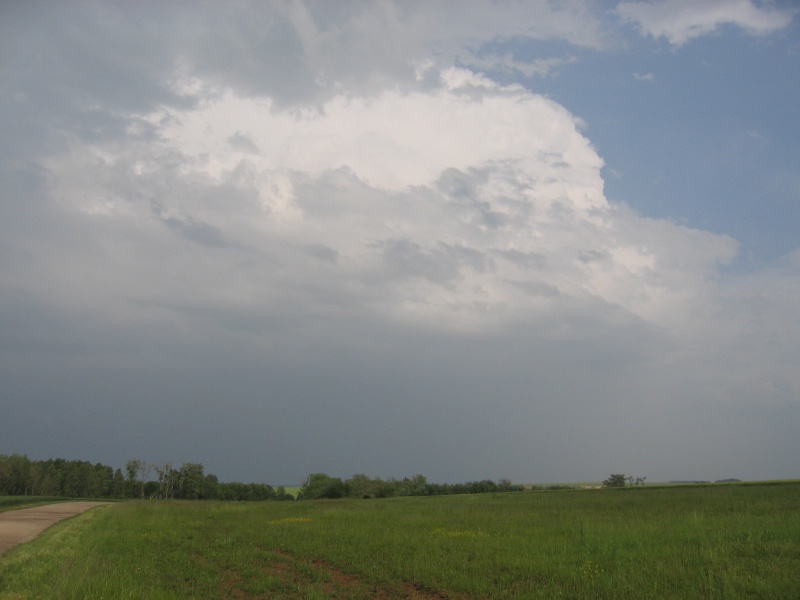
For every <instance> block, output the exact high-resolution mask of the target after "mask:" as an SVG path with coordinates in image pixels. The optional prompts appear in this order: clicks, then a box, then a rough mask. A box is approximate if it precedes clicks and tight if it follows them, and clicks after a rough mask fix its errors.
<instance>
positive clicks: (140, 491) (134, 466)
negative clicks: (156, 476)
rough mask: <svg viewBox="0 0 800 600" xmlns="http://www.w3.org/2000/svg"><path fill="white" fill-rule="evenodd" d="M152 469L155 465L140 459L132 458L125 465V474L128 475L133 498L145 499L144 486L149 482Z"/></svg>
mask: <svg viewBox="0 0 800 600" xmlns="http://www.w3.org/2000/svg"><path fill="white" fill-rule="evenodd" d="M152 469H153V465H151V464H150V463H148V462H146V461H144V460H142V459H140V458H132V459H130V460H129V461H128V462H126V463H125V472H126V473H127V475H128V485H129V487H130V490H131V493H130V495H131V496H134V497H135V496H136V495H138V496H139V498H142V499H144V484H145V483H146V482H147V477H148V476H149V475H150V471H151V470H152Z"/></svg>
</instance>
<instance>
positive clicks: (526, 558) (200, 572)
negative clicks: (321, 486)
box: [0, 482, 800, 600]
mask: <svg viewBox="0 0 800 600" xmlns="http://www.w3.org/2000/svg"><path fill="white" fill-rule="evenodd" d="M0 590H2V591H0V599H10V598H13V599H20V598H67V599H69V598H75V599H77V598H101V597H102V598H104V599H109V598H156V599H157V598H200V599H203V598H209V599H210V598H221V597H222V598H289V599H301V598H302V599H307V598H308V599H313V598H332V597H337V598H356V599H358V598H361V599H364V600H366V599H370V598H452V599H457V598H488V599H494V598H504V599H505V598H592V599H595V598H609V599H611V598H613V599H618V598H675V599H677V598H681V599H684V598H754V599H755V598H758V599H768V598H785V599H787V600H788V599H796V598H800V483H796V482H793V483H786V484H781V485H752V484H750V485H717V486H713V485H712V486H704V487H703V486H701V487H686V486H675V487H660V488H649V487H640V488H629V489H622V490H569V491H551V492H520V493H511V494H485V495H468V496H438V497H428V498H419V497H417V498H393V499H384V500H344V501H318V502H264V503H223V502H163V501H162V502H157V501H153V502H147V501H144V502H139V501H132V502H125V503H120V504H117V505H114V506H108V507H101V508H98V509H94V510H92V511H90V512H88V513H86V514H84V515H82V516H80V517H77V518H75V519H72V520H70V521H67V522H64V523H62V524H60V525H57V526H55V527H53V528H52V529H50V530H48V532H46V533H45V534H44V536H42V537H41V538H39V539H38V540H36V541H34V542H31V543H30V544H26V545H24V546H20V547H18V548H16V549H14V550H12V551H10V552H9V553H8V554H6V555H5V556H4V558H3V559H2V560H0Z"/></svg>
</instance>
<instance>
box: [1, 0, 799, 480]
mask: <svg viewBox="0 0 800 600" xmlns="http://www.w3.org/2000/svg"><path fill="white" fill-rule="evenodd" d="M798 106H800V10H798V7H797V5H796V4H795V3H794V2H792V1H789V0H785V1H778V0H776V1H774V2H770V1H767V0H762V1H757V0H704V1H703V2H696V1H695V0H656V1H652V2H650V1H643V0H636V1H623V2H618V1H599V0H563V1H548V2H545V1H526V2H516V1H513V0H508V1H502V2H489V1H481V0H470V1H468V2H461V1H458V2H456V1H448V0H442V1H440V2H427V1H424V2H423V1H417V0H411V1H407V0H403V1H397V2H393V1H389V0H376V1H374V2H363V1H356V0H352V1H351V0H337V1H336V2H328V1H322V0H319V1H310V0H309V1H307V2H301V1H285V2H284V1H277V0H276V1H268V2H255V1H247V0H239V1H236V2H210V1H208V2H181V1H176V2H169V3H163V2H150V1H143V2H121V1H119V2H114V1H110V2H109V1H102V2H101V1H96V2H95V1H90V0H87V1H66V2H58V3H42V2H28V1H22V0H6V1H5V2H3V3H2V4H1V5H0V381H1V382H2V386H0V414H1V415H2V417H1V418H0V454H12V453H19V454H27V455H28V456H29V457H30V458H31V459H46V458H55V457H59V458H66V459H71V460H88V461H91V462H102V463H104V464H110V465H112V466H114V467H122V466H123V465H124V464H125V462H126V461H127V460H128V459H130V458H134V457H136V458H140V459H143V460H146V461H150V462H154V463H163V462H171V463H173V464H176V465H179V464H181V463H183V462H199V463H202V464H203V466H204V467H205V470H206V472H210V473H214V474H216V475H217V476H218V477H219V478H220V480H222V481H245V482H264V483H270V484H273V485H296V484H299V483H300V482H302V481H303V479H304V478H305V477H306V476H307V475H308V474H310V473H315V472H325V473H327V474H329V475H331V476H337V477H349V476H351V475H353V474H356V473H364V474H367V475H370V476H373V477H381V478H390V477H395V478H402V477H405V476H412V475H414V474H423V475H425V476H426V477H427V478H428V479H429V480H430V481H436V482H451V483H453V482H460V481H473V480H480V479H493V480H498V479H500V478H509V479H511V480H513V481H514V482H517V483H537V482H570V481H600V480H602V479H604V478H606V477H608V475H609V474H610V473H625V474H627V475H633V476H646V477H647V478H648V481H670V480H698V479H700V480H716V479H723V478H740V479H749V480H756V479H777V478H797V477H800V471H799V470H798V469H800V463H798V457H800V436H798V435H797V432H798V431H799V430H800V370H799V369H798V365H800V309H799V308H798V307H799V306H800V242H799V241H798V239H799V238H798V235H797V234H798V231H799V230H800V227H798V224H800V209H799V208H798V207H800V113H799V112H798Z"/></svg>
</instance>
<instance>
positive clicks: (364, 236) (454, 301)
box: [48, 69, 736, 327]
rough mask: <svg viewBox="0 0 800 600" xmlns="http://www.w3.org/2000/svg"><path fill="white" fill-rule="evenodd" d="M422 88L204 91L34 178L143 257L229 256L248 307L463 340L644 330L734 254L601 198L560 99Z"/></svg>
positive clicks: (699, 289)
mask: <svg viewBox="0 0 800 600" xmlns="http://www.w3.org/2000/svg"><path fill="white" fill-rule="evenodd" d="M439 80H440V85H439V86H438V87H437V88H436V89H434V90H425V91H421V90H417V91H411V92H409V91H405V92H404V91H399V90H396V89H395V90H387V91H385V92H383V93H381V94H377V95H371V96H354V95H344V94H342V95H339V96H336V97H334V98H332V99H331V100H330V101H328V102H327V103H325V104H324V105H323V106H322V107H321V109H319V110H316V109H304V110H284V109H278V108H276V107H275V106H273V104H272V103H271V101H270V100H269V98H264V97H246V96H240V95H237V94H235V93H234V92H233V91H232V90H230V89H217V90H215V92H214V93H213V94H208V99H207V100H206V101H205V102H203V103H201V104H200V105H199V106H197V107H195V108H193V109H189V110H178V109H169V108H165V109H161V110H159V111H155V112H153V113H151V114H148V115H146V116H144V117H143V119H144V121H145V122H147V123H148V124H149V125H148V127H147V128H146V129H147V131H148V132H149V133H148V136H146V137H144V138H142V139H139V140H137V139H135V136H134V135H132V137H131V139H130V140H128V141H129V143H127V144H126V145H124V146H120V145H116V144H109V145H98V144H84V145H78V146H76V147H75V148H74V149H73V152H72V154H71V155H70V158H69V159H67V158H64V157H61V158H59V157H56V158H53V159H51V161H50V163H49V165H48V167H49V169H50V171H51V173H53V174H54V176H55V177H54V180H53V181H54V182H55V184H56V185H57V186H58V187H59V188H60V189H61V190H70V192H69V194H68V196H69V200H68V202H69V203H70V205H71V207H72V208H73V209H78V210H80V211H81V212H82V213H83V214H85V215H94V218H100V217H106V218H111V219H114V220H120V219H121V220H126V219H128V220H134V221H136V222H137V223H142V222H149V223H151V226H153V227H155V226H160V233H159V236H167V235H170V234H171V235H172V237H175V238H176V239H175V240H173V241H163V242H162V243H164V244H167V245H170V244H172V245H177V244H187V243H189V244H194V245H195V246H196V249H195V251H194V253H193V254H192V258H191V260H192V261H193V263H195V269H196V270H197V272H202V271H204V270H206V269H210V270H211V271H213V272H214V273H215V274H216V275H215V276H219V274H220V273H221V270H220V268H219V266H213V265H219V262H220V261H228V262H229V261H233V265H234V266H232V269H231V271H230V272H229V273H227V274H223V275H222V277H223V281H222V282H221V283H220V285H221V286H222V287H233V288H234V289H238V290H239V291H240V292H242V293H243V294H244V295H243V296H242V297H239V298H238V299H237V300H236V302H237V303H242V302H244V303H246V304H251V305H252V306H261V307H262V308H264V309H266V310H270V309H269V308H268V307H269V306H270V305H271V304H270V302H272V301H276V298H280V297H283V298H284V299H286V298H295V299H296V298H297V297H298V294H300V295H302V296H303V298H305V300H302V301H297V300H295V301H292V303H293V304H294V306H295V307H297V306H298V302H300V305H302V302H309V303H312V304H319V303H325V302H328V301H329V299H330V298H334V297H335V298H337V300H336V302H337V303H338V304H340V305H351V306H353V307H357V309H358V310H363V309H364V308H367V309H369V310H371V311H376V312H377V313H380V314H383V315H384V316H386V315H391V318H400V319H412V320H419V319H422V320H424V321H425V322H428V323H435V324H437V325H446V326H455V327H465V326H466V327H474V326H484V325H486V324H487V323H494V322H496V321H497V320H502V321H505V320H508V319H518V318H523V317H525V318H529V317H530V316H532V315H540V316H541V315H546V314H548V311H551V310H554V309H555V308H556V307H558V306H559V305H563V304H565V303H569V302H571V301H577V300H580V299H585V298H590V299H593V301H600V302H603V303H606V304H608V305H611V306H616V307H618V308H621V309H623V310H624V311H627V312H629V313H631V314H632V315H635V316H636V317H637V318H642V319H645V320H647V321H652V322H653V323H656V324H659V325H663V324H665V323H667V322H670V323H671V322H672V321H673V320H674V318H675V315H676V314H679V313H680V312H681V311H682V310H683V308H684V306H685V303H687V302H692V301H696V300H697V298H698V297H701V296H703V294H704V289H703V286H702V285H699V284H698V282H699V281H702V280H704V279H707V278H708V277H710V276H712V275H713V274H714V273H715V271H716V269H717V266H718V264H720V263H725V262H727V261H730V260H731V259H732V258H733V257H734V255H735V253H736V244H735V242H733V240H731V239H730V238H727V237H724V236H719V235H713V234H710V233H705V232H700V231H696V230H691V229H688V228H685V227H680V226H676V225H674V224H672V223H670V222H667V221H656V220H648V219H644V218H642V217H639V216H638V215H636V214H635V213H634V211H632V210H631V209H629V208H627V207H625V206H620V205H612V204H610V203H609V202H608V201H607V200H606V198H605V197H604V195H603V180H602V177H601V174H600V170H601V168H602V166H603V161H602V159H601V158H600V157H599V156H598V154H597V152H596V151H595V150H594V148H593V147H592V145H591V143H590V142H589V140H588V139H587V138H586V137H585V136H584V135H583V134H582V132H581V127H582V124H581V122H580V121H579V120H578V119H576V118H575V117H574V116H572V115H571V114H570V113H569V112H568V111H566V110H565V109H564V108H563V107H561V106H560V105H558V104H556V103H554V102H552V101H550V100H548V99H546V98H544V97H542V96H539V95H537V94H534V93H531V92H530V91H528V90H525V89H524V88H522V87H519V86H501V85H498V84H496V83H493V82H491V81H490V80H488V79H486V78H484V77H482V76H480V75H478V74H475V73H473V72H471V71H468V70H465V69H449V70H445V71H443V72H441V74H440V77H439ZM153 129H155V130H156V131H157V135H153V133H152V131H153ZM76 161H78V162H76ZM90 168H91V169H92V174H93V175H92V176H91V177H88V176H87V169H90ZM98 168H99V176H98ZM54 193H55V192H54ZM147 219H150V220H149V221H147ZM164 225H166V227H164ZM309 249H313V251H309ZM221 252H226V253H234V254H235V253H239V254H240V257H239V258H238V259H234V258H232V256H231V255H227V256H226V257H225V258H221V255H220V253H221ZM257 256H261V257H264V260H265V261H266V263H268V264H271V265H273V266H274V267H275V268H272V267H271V268H269V269H264V270H260V269H259V268H258V267H255V266H254V265H255V264H257V261H256V262H252V261H251V260H250V259H251V258H252V257H257ZM247 257H250V258H247ZM133 260H135V257H134V258H133ZM165 260H166V262H169V258H167V259H165ZM198 277H199V276H198ZM225 280H230V281H225ZM192 281H193V278H192V277H188V278H187V280H186V289H185V290H184V291H183V294H184V295H185V301H186V302H190V301H191V302H197V301H198V295H197V294H196V293H194V292H193V291H192V290H191V287H192V285H193V284H192V283H191V282H192ZM234 281H238V282H239V284H235V283H233V282H234ZM243 281H249V283H247V284H245V285H241V282H243ZM176 283H177V282H176V281H172V282H170V286H169V287H170V289H175V286H176ZM197 285H198V286H200V285H201V284H199V283H197ZM146 287H147V288H148V289H153V290H157V289H162V287H161V286H158V285H149V286H146ZM309 288H314V289H315V290H316V292H314V293H313V294H311V295H310V296H309V295H308V294H307V293H305V292H304V293H302V294H301V292H300V290H308V289H309ZM176 293H179V294H180V292H176ZM227 297H228V296H227V295H225V294H222V295H220V294H210V295H209V296H208V300H209V301H210V302H220V301H224V299H225V298H227Z"/></svg>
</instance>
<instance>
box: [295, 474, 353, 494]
mask: <svg viewBox="0 0 800 600" xmlns="http://www.w3.org/2000/svg"><path fill="white" fill-rule="evenodd" d="M345 496H347V487H346V486H345V484H344V482H343V481H342V480H341V479H339V478H338V477H331V476H329V475H326V474H325V473H312V474H311V475H309V476H308V477H306V480H305V481H304V482H303V487H302V488H301V490H300V494H299V495H298V497H297V499H298V500H315V499H319V498H344V497H345Z"/></svg>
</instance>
